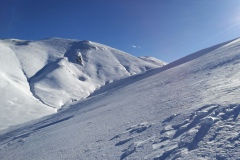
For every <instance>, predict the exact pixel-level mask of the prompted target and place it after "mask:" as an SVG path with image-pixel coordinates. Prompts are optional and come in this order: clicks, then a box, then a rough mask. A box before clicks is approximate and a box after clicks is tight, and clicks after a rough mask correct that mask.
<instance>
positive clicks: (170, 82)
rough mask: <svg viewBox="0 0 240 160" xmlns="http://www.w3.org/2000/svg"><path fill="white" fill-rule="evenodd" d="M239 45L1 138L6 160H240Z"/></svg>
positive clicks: (129, 83)
mask: <svg viewBox="0 0 240 160" xmlns="http://www.w3.org/2000/svg"><path fill="white" fill-rule="evenodd" d="M239 69H240V39H235V40H232V41H229V42H226V43H222V44H219V45H216V46H213V47H210V48H207V49H204V50H201V51H199V52H196V53H193V54H191V55H189V56H187V57H184V58H182V59H180V60H177V61H175V62H173V63H170V64H168V65H166V66H164V67H162V68H157V69H153V70H149V71H147V72H145V73H144V74H138V75H134V76H132V77H128V78H126V79H121V80H119V81H114V82H112V83H109V84H107V85H105V86H104V87H102V88H101V89H99V90H98V92H96V93H95V94H92V95H90V97H88V98H86V99H84V100H81V101H79V102H73V103H72V105H71V106H70V107H69V108H67V109H65V110H62V111H60V112H58V113H57V114H54V115H49V116H47V117H44V118H41V119H38V120H35V121H32V122H29V123H27V124H25V125H22V126H19V127H16V128H15V129H11V130H5V131H2V132H1V136H0V159H3V160H5V159H26V160H28V159H29V160H30V159H48V160H49V159H91V160H94V159H120V160H123V159H124V160H125V159H131V160H132V159H154V160H165V159H166V160H167V159H183V160H186V159H189V160H192V159H207V160H208V159H209V160H210V159H217V160H220V159H234V160H235V159H239V154H240V147H239V145H240V140H239V138H240V134H239V133H240V127H239V126H240V121H239V112H240V105H239V104H240V101H239V98H238V97H239V95H240V78H239V77H240V72H239Z"/></svg>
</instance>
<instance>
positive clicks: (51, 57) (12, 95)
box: [0, 38, 165, 130]
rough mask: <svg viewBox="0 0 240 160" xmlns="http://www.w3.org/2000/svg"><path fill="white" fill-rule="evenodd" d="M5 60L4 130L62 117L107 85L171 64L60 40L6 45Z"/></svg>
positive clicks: (1, 48)
mask: <svg viewBox="0 0 240 160" xmlns="http://www.w3.org/2000/svg"><path fill="white" fill-rule="evenodd" d="M0 56H1V59H0V88H1V90H0V95H1V97H0V130H1V129H4V128H7V127H9V126H11V125H15V124H20V123H23V122H26V121H29V120H32V119H35V118H39V117H42V116H45V115H48V114H52V113H56V111H57V110H58V109H60V108H62V107H64V108H66V106H68V105H70V104H71V103H72V102H75V101H79V100H81V99H84V98H86V97H88V96H89V95H90V94H91V93H93V92H94V91H95V90H97V89H99V88H100V87H102V86H104V85H105V84H107V83H111V82H113V81H115V80H119V79H122V78H125V77H129V76H131V75H135V74H140V73H143V72H145V71H146V70H149V69H153V68H157V67H161V66H163V65H164V64H165V63H164V62H161V61H157V60H153V61H151V62H149V61H146V60H143V59H140V58H137V57H134V56H132V55H129V54H127V53H125V52H122V51H119V50H116V49H113V48H111V47H108V46H105V45H102V44H99V43H95V42H91V41H79V40H68V39H60V38H51V39H44V40H39V41H25V40H17V39H6V40H0Z"/></svg>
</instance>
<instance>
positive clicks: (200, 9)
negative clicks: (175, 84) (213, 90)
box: [0, 0, 240, 62]
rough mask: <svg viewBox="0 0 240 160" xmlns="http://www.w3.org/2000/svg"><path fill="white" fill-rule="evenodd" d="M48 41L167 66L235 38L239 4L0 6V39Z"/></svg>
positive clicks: (48, 1)
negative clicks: (86, 43) (73, 42)
mask: <svg viewBox="0 0 240 160" xmlns="http://www.w3.org/2000/svg"><path fill="white" fill-rule="evenodd" d="M50 37H60V38H70V39H80V40H91V41H95V42H99V43H102V44H106V45H109V46H111V47H114V48H117V49H120V50H123V51H126V52H128V53H130V54H132V55H135V56H143V55H148V56H154V57H156V58H159V59H162V60H164V61H167V62H171V61H174V60H176V59H178V58H181V57H183V56H185V55H188V54H190V53H193V52H195V51H198V50H200V49H203V48H206V47H209V46H212V45H215V44H218V43H221V42H224V41H227V40H231V39H234V38H238V37H240V0H0V38H18V39H25V40H37V39H43V38H50Z"/></svg>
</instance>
